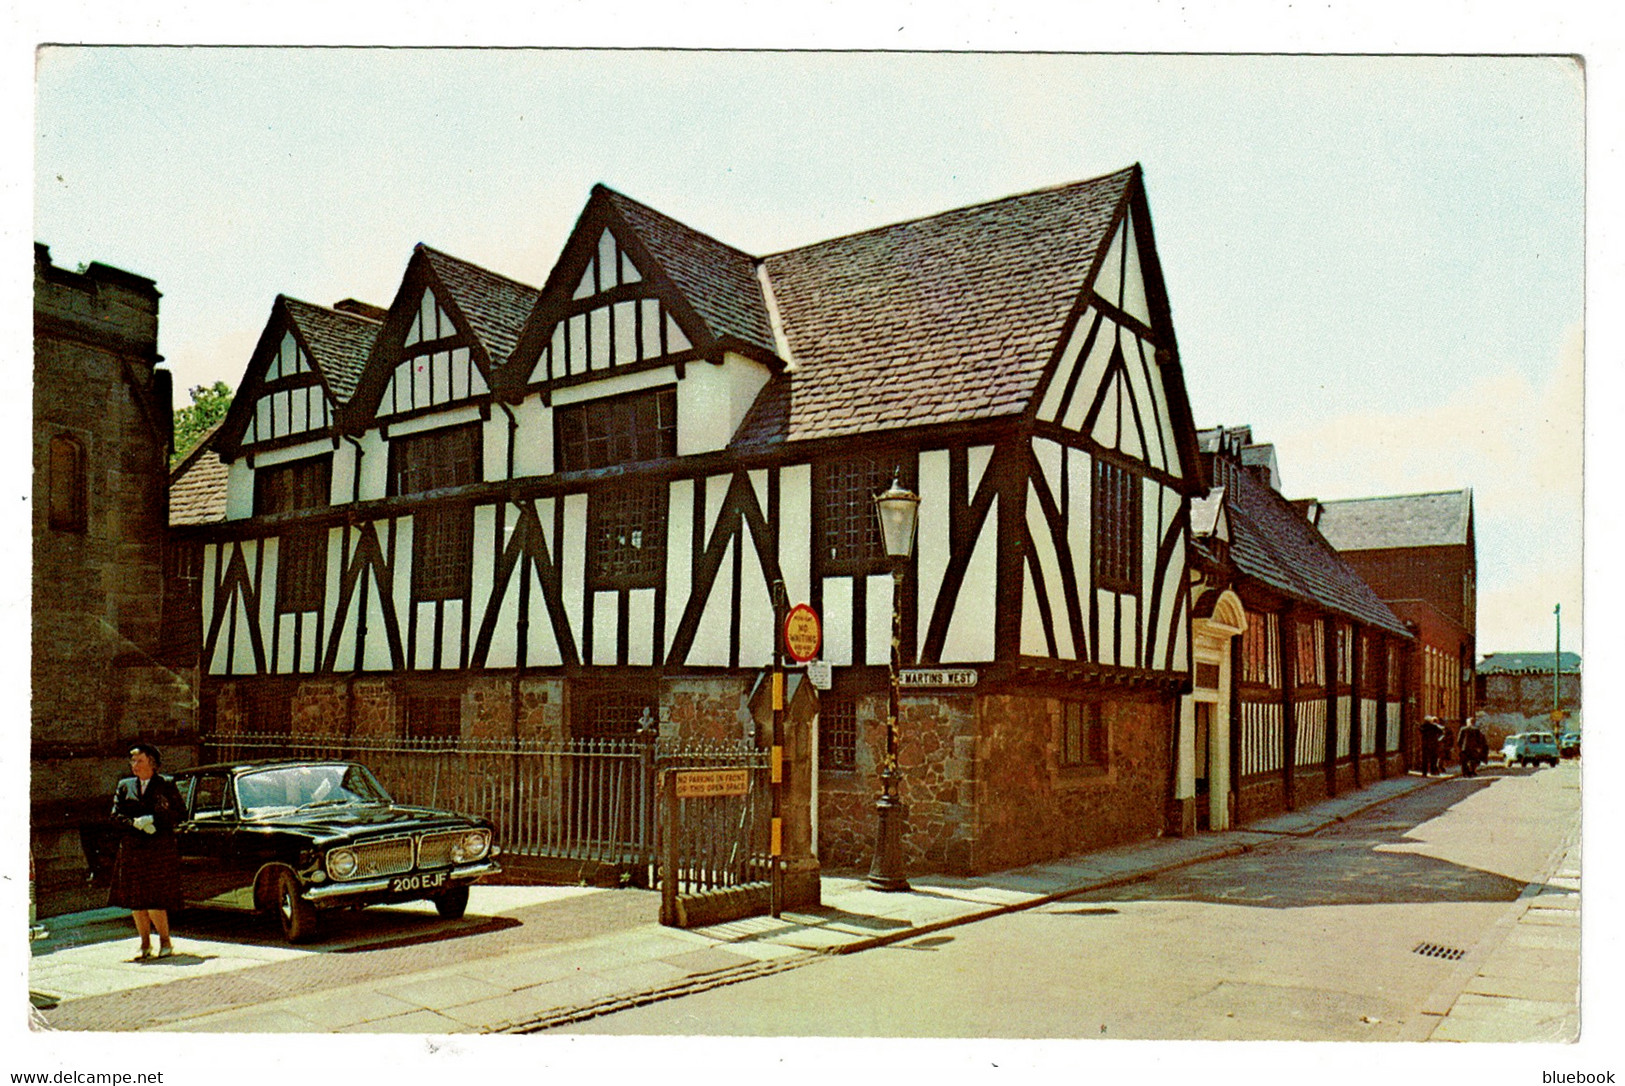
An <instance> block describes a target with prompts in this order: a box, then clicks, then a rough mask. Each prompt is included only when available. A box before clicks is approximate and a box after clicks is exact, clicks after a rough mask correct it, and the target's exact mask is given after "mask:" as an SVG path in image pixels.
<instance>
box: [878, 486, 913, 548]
mask: <svg viewBox="0 0 1625 1086" xmlns="http://www.w3.org/2000/svg"><path fill="white" fill-rule="evenodd" d="M919 509H920V496H919V495H918V494H915V493H914V492H913V491H912V490H907V489H905V488H904V487H903V485H902V484H901V483H899V482H898V481H897V480H896V479H893V480H892V484H891V488H890V489H888V490H887V491H886V492H885V493H883V494H877V495H875V513H876V514H877V515H878V516H879V517H880V537H881V540H882V542H883V543H884V544H885V547H886V557H888V558H890V559H892V560H893V561H903V560H904V559H906V558H908V556H909V555H911V554H913V553H914V528H915V524H916V523H917V522H918V520H919V515H918V514H919Z"/></svg>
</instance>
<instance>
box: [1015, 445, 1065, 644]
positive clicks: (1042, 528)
mask: <svg viewBox="0 0 1625 1086" xmlns="http://www.w3.org/2000/svg"><path fill="white" fill-rule="evenodd" d="M1056 460H1057V463H1056V465H1055V473H1056V475H1057V476H1059V474H1060V471H1061V466H1060V464H1059V462H1058V461H1059V460H1060V455H1059V450H1058V449H1057V455H1056ZM1050 485H1051V486H1052V487H1055V493H1056V494H1057V495H1059V493H1060V489H1059V487H1058V486H1056V484H1055V483H1054V482H1051V484H1050ZM1056 500H1057V502H1059V500H1060V499H1059V497H1057V499H1056ZM1027 534H1028V535H1030V536H1031V537H1032V541H1033V552H1034V554H1035V555H1036V556H1037V558H1038V569H1039V572H1041V573H1042V574H1043V575H1044V594H1045V595H1046V596H1047V597H1048V600H1049V609H1050V620H1051V622H1052V623H1053V624H1054V627H1055V651H1056V653H1057V654H1059V658H1060V659H1062V660H1075V659H1077V652H1076V650H1075V649H1074V647H1073V645H1072V623H1071V620H1070V619H1069V617H1068V611H1067V597H1066V584H1065V582H1064V581H1062V580H1061V560H1060V556H1059V554H1058V552H1057V551H1056V547H1055V536H1054V535H1052V534H1051V533H1050V528H1049V521H1047V520H1045V519H1044V510H1043V507H1042V506H1041V505H1039V503H1038V495H1037V493H1036V492H1034V490H1033V487H1032V485H1031V484H1028V487H1027ZM1029 576H1030V573H1029ZM1022 614H1023V625H1024V626H1025V619H1026V612H1025V610H1023V612H1022ZM1033 617H1034V618H1035V619H1037V620H1039V629H1040V634H1042V629H1043V623H1042V616H1041V615H1034V616H1033ZM1022 651H1023V652H1025V651H1026V650H1025V649H1023V650H1022ZM1034 655H1039V656H1047V655H1049V648H1048V645H1047V643H1046V644H1045V647H1044V649H1043V651H1042V652H1039V653H1035V654H1034Z"/></svg>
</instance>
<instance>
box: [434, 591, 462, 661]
mask: <svg viewBox="0 0 1625 1086" xmlns="http://www.w3.org/2000/svg"><path fill="white" fill-rule="evenodd" d="M443 606H444V610H443V611H442V612H441V614H442V617H443V618H444V620H445V624H444V626H443V628H442V630H441V634H440V660H439V664H438V666H439V667H443V668H450V667H460V666H461V665H462V659H463V601H462V600H446V601H445V603H444V605H443Z"/></svg>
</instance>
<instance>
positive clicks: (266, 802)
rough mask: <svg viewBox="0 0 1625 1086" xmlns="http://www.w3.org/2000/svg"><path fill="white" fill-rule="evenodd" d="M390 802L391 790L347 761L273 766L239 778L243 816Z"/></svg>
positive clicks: (238, 802) (253, 816) (238, 800)
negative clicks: (385, 788)
mask: <svg viewBox="0 0 1625 1086" xmlns="http://www.w3.org/2000/svg"><path fill="white" fill-rule="evenodd" d="M389 802H390V798H389V793H388V792H386V791H384V788H383V785H381V784H379V783H378V781H377V780H376V779H374V777H373V775H372V774H371V773H370V772H368V771H367V769H366V767H364V766H359V765H355V764H353V763H348V762H322V763H312V764H308V765H286V766H273V767H271V768H268V769H257V770H253V771H251V772H248V773H244V774H243V775H242V776H240V777H238V778H237V806H238V809H239V810H240V811H241V812H242V815H243V817H244V818H266V817H269V816H273V815H283V814H288V813H290V812H292V811H297V810H301V809H304V808H310V807H338V806H348V805H356V804H374V803H389Z"/></svg>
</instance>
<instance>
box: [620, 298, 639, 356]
mask: <svg viewBox="0 0 1625 1086" xmlns="http://www.w3.org/2000/svg"><path fill="white" fill-rule="evenodd" d="M637 310H638V303H637V302H635V301H631V302H616V303H615V362H616V364H617V365H621V366H624V365H626V364H627V363H628V362H636V361H637V360H638V324H637V320H638V316H637Z"/></svg>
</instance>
